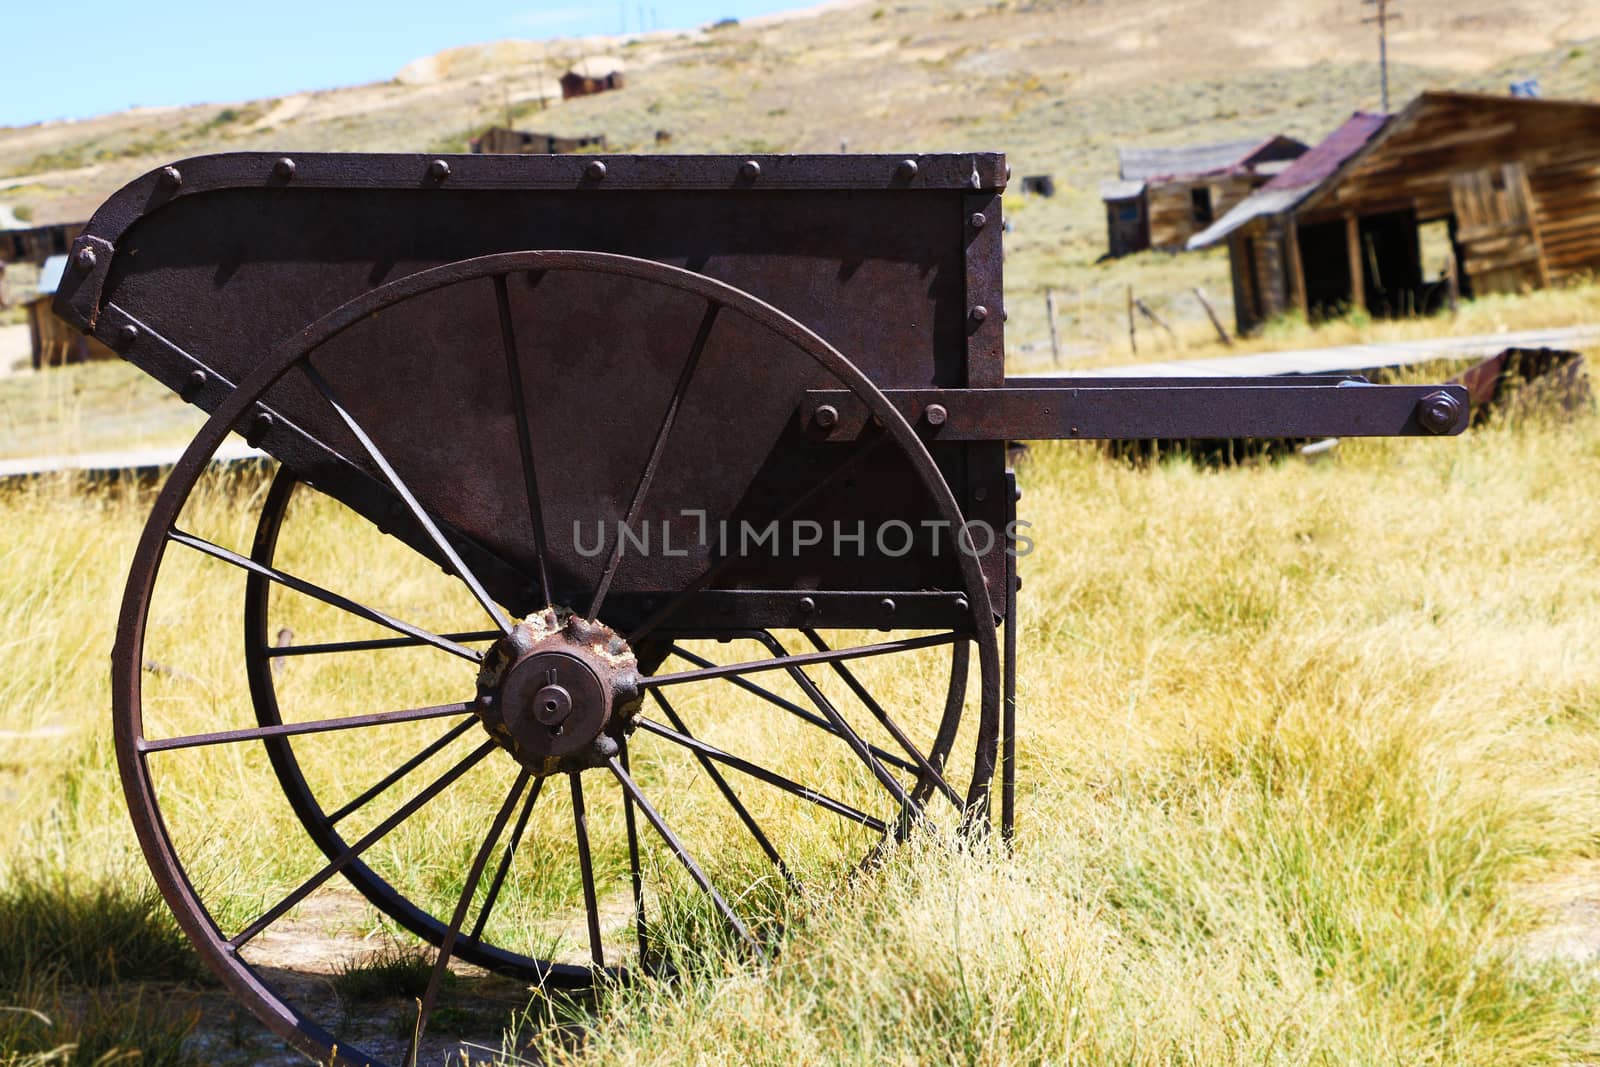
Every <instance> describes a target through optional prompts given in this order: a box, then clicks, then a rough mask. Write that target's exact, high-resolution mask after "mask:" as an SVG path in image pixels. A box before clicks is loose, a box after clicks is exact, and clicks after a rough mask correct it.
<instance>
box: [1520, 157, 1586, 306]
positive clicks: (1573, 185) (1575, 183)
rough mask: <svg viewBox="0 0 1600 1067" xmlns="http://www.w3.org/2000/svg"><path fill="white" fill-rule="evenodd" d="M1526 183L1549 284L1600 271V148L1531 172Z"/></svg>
mask: <svg viewBox="0 0 1600 1067" xmlns="http://www.w3.org/2000/svg"><path fill="white" fill-rule="evenodd" d="M1528 184H1529V186H1530V188H1531V189H1532V192H1533V207H1534V216H1535V218H1537V219H1538V223H1539V236H1540V239H1541V240H1542V241H1543V243H1544V254H1545V262H1546V263H1547V264H1549V268H1550V280H1551V281H1553V282H1559V281H1561V280H1562V279H1564V278H1570V277H1572V276H1574V275H1576V274H1580V273H1583V272H1585V271H1589V270H1597V269H1600V143H1597V144H1596V145H1594V146H1593V149H1592V151H1591V152H1590V153H1588V154H1585V155H1582V156H1578V157H1576V158H1570V159H1566V160H1562V161H1560V162H1554V163H1550V164H1548V165H1546V166H1543V167H1539V168H1537V169H1535V170H1533V171H1531V172H1530V173H1529V175H1528Z"/></svg>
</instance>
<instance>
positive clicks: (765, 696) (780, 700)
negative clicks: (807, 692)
mask: <svg viewBox="0 0 1600 1067" xmlns="http://www.w3.org/2000/svg"><path fill="white" fill-rule="evenodd" d="M667 649H668V651H669V652H671V653H672V654H673V655H674V656H677V657H678V658H679V659H683V660H687V661H688V662H690V663H693V664H694V665H695V666H697V667H715V666H716V664H715V663H713V662H712V661H711V660H708V659H706V658H705V657H704V656H700V655H696V654H695V653H693V652H690V651H689V650H688V649H686V648H684V647H682V646H681V645H669V646H667ZM728 681H729V682H732V683H733V684H734V685H736V686H738V687H739V688H740V689H743V690H744V691H745V692H747V693H753V694H755V695H756V696H758V697H760V698H761V699H762V700H765V701H766V702H767V703H769V704H772V705H774V706H775V707H779V708H782V709H783V710H784V711H787V712H788V713H789V714H791V715H793V716H795V717H796V718H800V719H804V720H805V721H806V722H808V723H810V724H811V725H812V726H815V727H817V728H818V729H820V730H825V731H827V732H828V733H830V734H833V736H834V737H838V736H839V733H838V731H836V730H835V729H834V728H833V724H832V723H830V722H828V720H827V719H824V718H823V717H822V716H821V715H818V714H817V713H816V712H814V711H807V710H806V709H805V708H802V707H801V706H800V705H799V704H796V703H795V702H794V701H792V700H789V699H787V698H785V697H781V696H779V695H778V694H777V693H774V692H773V691H772V690H770V689H764V688H762V687H761V686H759V685H757V684H756V683H754V682H752V681H751V680H750V679H748V678H741V677H740V676H739V675H737V674H735V675H732V676H731V677H729V678H728ZM867 748H868V750H870V751H871V752H872V754H873V755H874V756H877V757H878V759H880V760H882V761H883V762H884V763H887V764H889V765H890V766H891V767H898V768H900V769H901V770H903V771H911V772H913V773H914V772H915V771H916V769H917V765H916V764H915V763H912V762H911V761H910V760H908V759H904V758H903V757H900V756H896V755H895V754H894V753H893V752H889V751H886V750H885V749H881V748H879V747H878V746H876V745H868V746H867Z"/></svg>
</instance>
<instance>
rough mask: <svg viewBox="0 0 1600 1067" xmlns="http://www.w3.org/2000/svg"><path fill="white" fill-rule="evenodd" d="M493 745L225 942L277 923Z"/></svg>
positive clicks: (236, 942) (239, 942) (238, 941)
mask: <svg viewBox="0 0 1600 1067" xmlns="http://www.w3.org/2000/svg"><path fill="white" fill-rule="evenodd" d="M494 748H495V743H494V742H493V741H485V742H484V743H483V744H481V745H479V746H478V747H477V748H475V749H473V751H472V752H471V753H470V754H468V755H467V756H466V757H465V758H464V759H462V760H461V761H460V762H459V763H457V764H456V765H455V766H454V767H451V768H450V769H449V770H448V771H446V772H445V773H444V774H442V775H440V776H439V777H438V778H436V779H434V780H433V782H431V783H430V784H429V785H428V786H427V787H426V788H425V789H423V790H422V791H421V792H420V793H418V794H417V795H416V796H414V797H412V798H411V799H410V800H408V801H406V802H405V803H404V804H402V805H401V806H400V807H398V808H396V809H395V810H394V812H393V813H392V814H390V815H389V817H388V818H386V819H384V820H383V821H382V822H381V823H379V824H378V825H377V826H375V827H373V828H372V829H371V830H369V831H367V832H366V833H365V834H363V835H362V837H361V839H360V840H359V841H356V842H355V843H354V844H352V845H347V846H345V848H344V850H343V851H342V852H340V853H339V854H338V855H337V856H335V857H334V858H333V859H332V860H330V861H328V863H327V864H326V865H324V866H323V868H322V869H321V870H320V871H318V872H317V873H316V874H313V875H312V876H311V877H310V878H307V879H306V880H305V881H304V882H301V883H300V885H299V886H297V887H296V888H295V889H294V890H293V891H292V892H290V893H289V895H288V896H286V897H284V898H283V899H282V900H280V901H278V903H276V904H274V905H273V906H272V907H270V908H268V909H267V910H266V911H265V912H263V913H262V914H261V916H260V917H259V918H258V919H256V921H255V922H253V923H251V924H250V925H249V926H247V927H245V928H244V929H243V930H241V931H240V932H239V933H237V934H235V935H233V937H231V938H229V939H228V943H229V944H230V945H232V946H233V947H234V949H236V950H237V949H240V948H243V947H244V945H245V944H246V943H247V942H248V941H249V940H250V939H251V938H253V937H255V936H256V935H257V934H259V933H260V932H261V931H263V930H265V929H266V928H267V927H268V926H271V925H272V924H273V923H274V922H277V921H278V919H280V918H282V917H283V915H284V914H285V913H286V912H287V911H288V910H289V909H290V908H292V907H294V906H295V905H296V904H298V903H300V902H301V901H302V900H304V899H305V898H306V897H308V896H310V895H311V894H312V893H314V892H315V891H316V889H317V887H318V886H320V885H322V883H324V882H326V881H327V880H328V879H329V878H332V877H333V876H334V875H336V874H338V873H339V872H340V871H342V870H344V869H345V868H346V867H348V866H349V865H350V864H351V863H352V862H353V861H354V860H356V859H358V858H359V857H360V856H361V854H362V853H363V852H365V851H366V850H367V849H369V848H371V847H372V846H373V845H374V844H376V843H377V842H378V841H379V840H381V839H382V838H383V837H385V836H387V835H388V834H389V833H390V832H391V831H392V830H394V828H395V827H396V826H399V825H400V824H401V823H403V822H405V821H406V820H407V819H409V818H411V816H413V815H415V814H416V813H417V811H418V810H419V809H421V807H422V806H423V805H424V804H426V803H428V801H430V800H432V799H433V798H434V797H436V796H438V795H439V794H440V793H442V792H444V791H445V790H446V789H448V788H449V787H450V785H451V784H452V783H454V782H455V781H456V779H458V778H460V777H461V776H462V775H463V774H466V773H467V772H468V771H470V770H471V769H472V768H473V767H476V766H477V765H478V764H479V762H481V761H482V760H483V758H484V757H485V756H487V755H488V754H489V753H490V752H492V751H493V750H494Z"/></svg>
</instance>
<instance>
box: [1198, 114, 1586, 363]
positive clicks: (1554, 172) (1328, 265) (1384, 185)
mask: <svg viewBox="0 0 1600 1067" xmlns="http://www.w3.org/2000/svg"><path fill="white" fill-rule="evenodd" d="M1224 240H1225V241H1227V242H1228V247H1229V251H1230V254H1231V258H1232V264H1233V290H1234V308H1235V317H1236V319H1237V321H1238V326H1239V330H1240V331H1241V332H1247V331H1249V330H1252V329H1254V328H1255V327H1256V326H1258V325H1260V324H1261V323H1262V322H1265V321H1266V320H1268V319H1271V318H1273V317H1275V316H1277V315H1281V314H1283V313H1285V312H1287V311H1290V310H1295V309H1298V310H1299V311H1300V312H1301V313H1302V314H1304V315H1306V316H1307V317H1308V318H1317V317H1321V316H1326V315H1331V314H1338V313H1342V312H1343V311H1344V310H1346V309H1349V308H1352V307H1354V308H1362V309H1365V310H1367V311H1368V312H1370V313H1371V314H1373V315H1377V316H1400V315H1408V314H1415V313H1419V312H1427V311H1431V310H1434V309H1436V308H1437V307H1439V306H1440V305H1442V304H1443V303H1444V302H1445V299H1446V293H1447V291H1448V286H1449V283H1448V275H1449V274H1450V273H1451V272H1452V271H1453V272H1454V273H1455V275H1456V278H1457V281H1458V284H1459V287H1460V290H1461V292H1462V293H1463V294H1464V295H1466V296H1474V295H1482V294H1485V293H1492V292H1515V291H1519V290H1523V289H1531V288H1538V287H1542V286H1546V285H1550V284H1552V283H1558V282H1561V281H1562V280H1564V279H1567V278H1571V277H1574V276H1577V275H1579V274H1582V273H1584V272H1586V271H1592V270H1596V269H1600V104H1593V103H1587V102H1580V101H1561V100H1541V99H1527V98H1521V97H1510V96H1486V95H1479V94H1474V93H1456V92H1428V93H1424V94H1422V95H1421V96H1419V97H1418V98H1417V99H1415V100H1413V101H1412V102H1411V103H1410V104H1409V105H1407V106H1406V108H1405V109H1404V110H1402V111H1400V112H1399V113H1397V114H1395V115H1392V116H1385V115H1374V114H1357V115H1355V116H1353V117H1352V118H1351V119H1349V120H1348V121H1347V122H1345V123H1344V125H1342V126H1340V127H1339V129H1338V130H1335V131H1334V133H1333V134H1332V135H1331V136H1329V138H1328V139H1327V140H1325V141H1324V142H1322V143H1321V144H1319V145H1317V146H1316V147H1315V148H1313V149H1312V150H1311V151H1310V152H1308V153H1307V154H1306V155H1305V156H1303V157H1302V158H1301V159H1299V160H1297V161H1296V162H1295V163H1294V164H1293V165H1291V166H1290V167H1289V169H1288V170H1286V171H1284V172H1283V173H1282V174H1280V175H1278V176H1277V177H1276V178H1274V179H1273V180H1272V181H1270V182H1268V183H1267V184H1266V185H1265V186H1264V187H1263V188H1262V189H1261V190H1260V191H1259V192H1257V193H1255V194H1254V195H1252V196H1251V197H1250V198H1249V199H1247V200H1246V201H1244V202H1243V203H1241V204H1239V205H1238V206H1237V207H1235V208H1234V209H1233V210H1232V211H1230V212H1229V213H1228V214H1227V215H1225V216H1224V217H1223V218H1221V219H1219V220H1218V221H1217V222H1216V223H1215V224H1214V225H1213V226H1211V227H1210V228H1209V229H1207V230H1206V231H1205V232H1203V233H1201V234H1198V235H1196V236H1195V237H1194V238H1193V239H1192V240H1191V241H1190V247H1191V248H1200V247H1205V246H1207V245H1213V244H1218V243H1220V242H1222V241H1224Z"/></svg>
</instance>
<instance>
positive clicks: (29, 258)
mask: <svg viewBox="0 0 1600 1067" xmlns="http://www.w3.org/2000/svg"><path fill="white" fill-rule="evenodd" d="M6 214H7V215H10V212H7V213H6ZM6 222H9V223H11V224H12V225H10V226H5V225H4V224H5V223H6ZM85 225H86V223H82V222H53V223H44V224H40V225H32V224H29V223H26V222H22V221H21V220H18V219H17V218H16V217H15V216H11V217H10V218H9V219H5V220H0V260H4V261H6V262H7V263H32V264H34V265H36V266H38V265H42V264H43V263H44V261H45V260H47V259H49V258H50V257H51V256H57V255H61V254H62V253H64V252H66V250H67V249H68V248H70V247H72V241H73V238H75V237H77V236H78V234H80V233H82V232H83V227H84V226H85Z"/></svg>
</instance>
